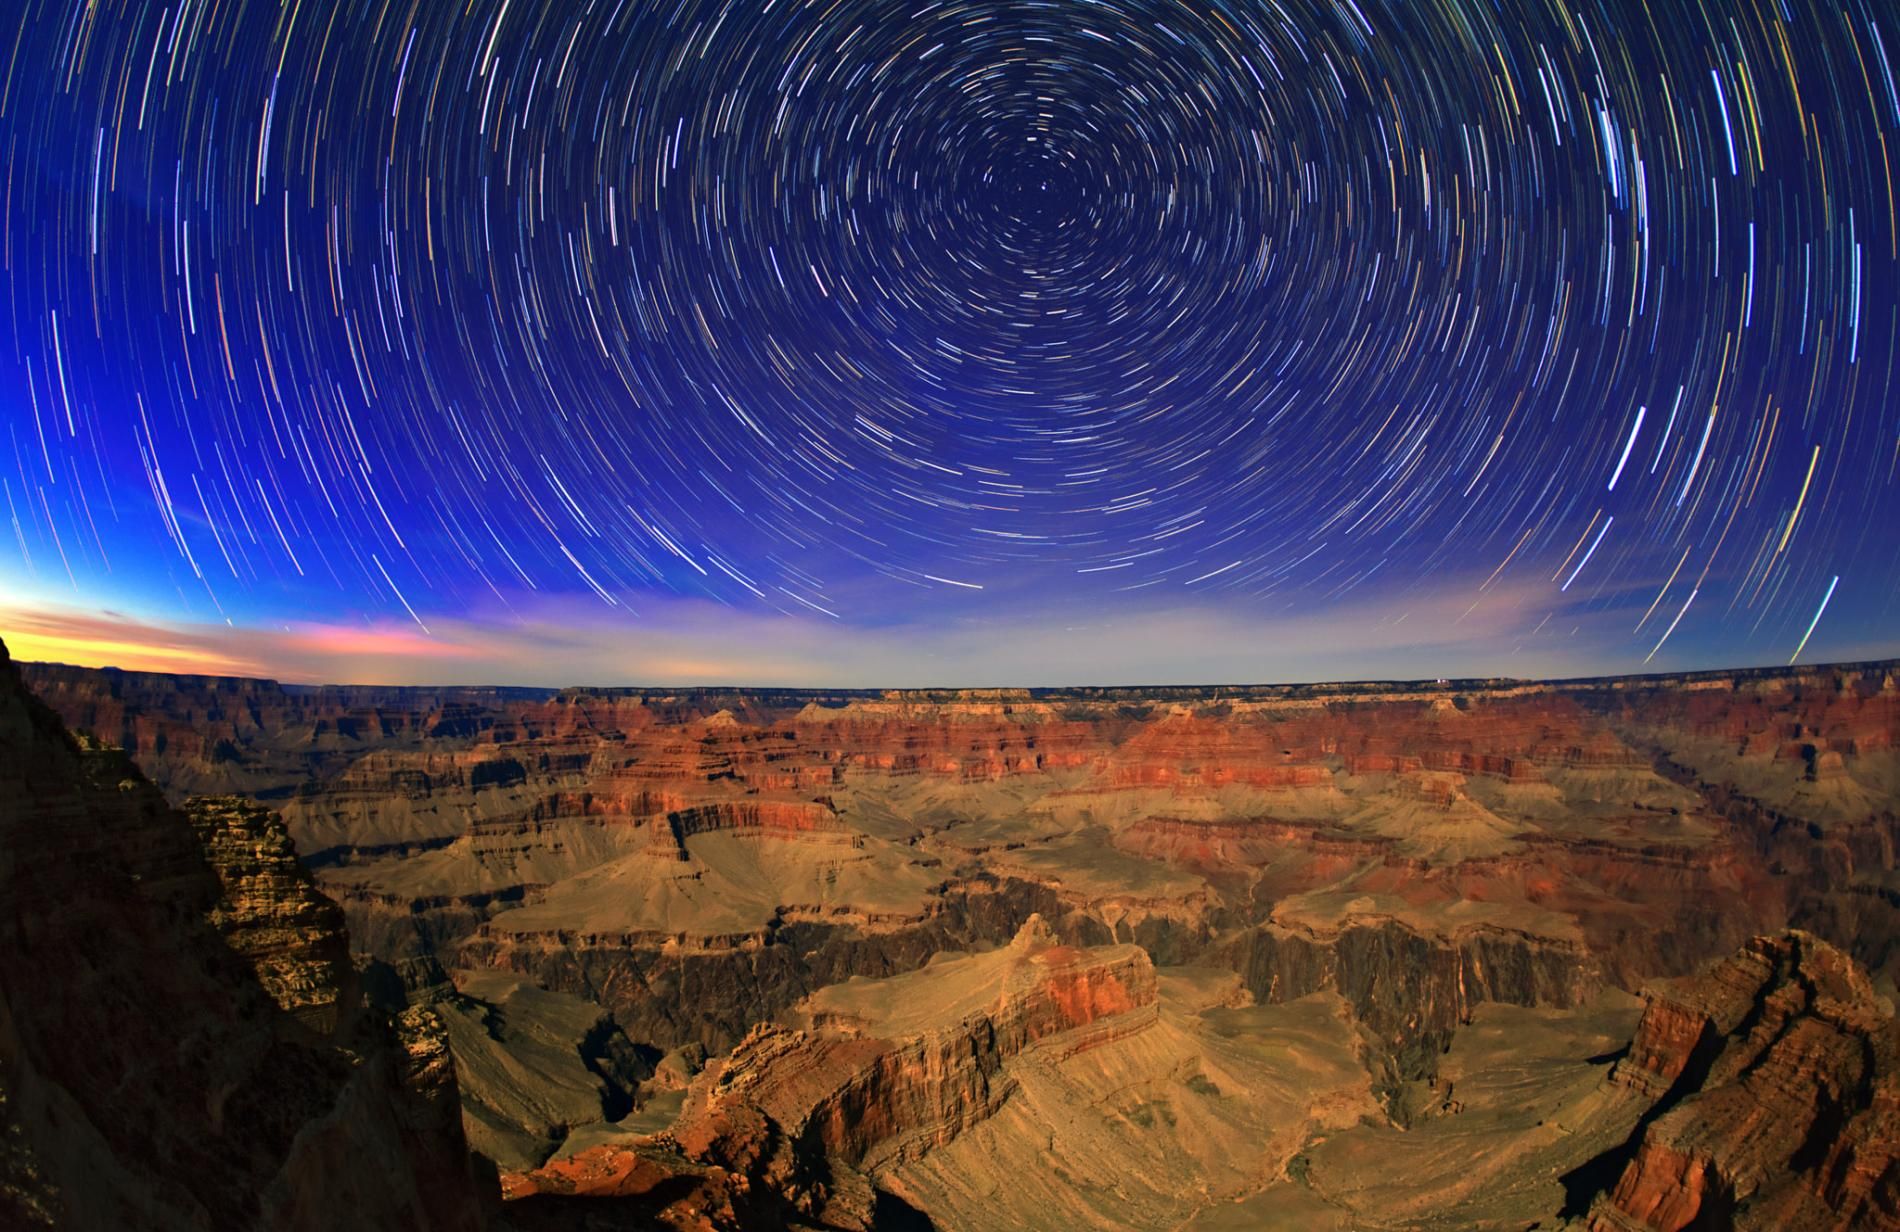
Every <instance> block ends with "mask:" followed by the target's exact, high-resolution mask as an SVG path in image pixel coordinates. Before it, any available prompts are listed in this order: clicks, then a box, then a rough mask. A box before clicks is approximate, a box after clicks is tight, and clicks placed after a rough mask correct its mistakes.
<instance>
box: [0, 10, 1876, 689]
mask: <svg viewBox="0 0 1900 1232" xmlns="http://www.w3.org/2000/svg"><path fill="white" fill-rule="evenodd" d="M1896 59H1900V22H1897V21H1896V19H1895V17H1894V16H1893V14H1892V12H1891V10H1888V9H1885V8H1884V7H1881V6H1875V5H1870V4H1865V3H1858V2H1850V3H1846V4H1844V5H1838V6H1832V7H1826V8H1823V7H1819V6H1815V5H1811V4H1803V3H1795V2H1794V0H1785V2H1783V0H1766V2H1764V0H1735V2H1733V3H1723V4H1713V3H1703V4H1696V3H1682V2H1664V0H1657V2H1656V3H1653V4H1650V5H1647V6H1639V5H1632V4H1625V3H1613V4H1603V3H1584V4H1575V5H1559V4H1550V3H1543V2H1541V0H1526V2H1522V3H1488V2H1487V3H1463V2H1457V0H1428V2H1426V3H1403V4H1400V3H1390V4H1382V3H1378V2H1377V0H1361V2H1359V3H1354V2H1353V0H1341V2H1339V3H1310V2H1302V3H1293V2H1288V3H1277V4H1276V3H1250V4H1242V3H1220V2H1214V3H1196V4H1191V5H1190V4H1177V3H1168V2H1164V0H1099V2H1085V0H1073V2H1060V3H1058V2H1053V0H1049V2H1043V3H1029V2H1025V0H1008V2H997V3H991V2H987V0H958V2H950V3H928V2H925V3H910V4H902V5H899V4H887V3H871V2H866V0H824V2H818V3H799V2H796V0H775V2H772V3H762V4H756V5H750V4H749V5H727V4H718V3H703V4H702V3H692V2H690V0H681V2H679V3H636V2H633V0H621V2H610V0H592V2H589V3H580V2H575V3H561V4H552V3H535V2H533V0H471V2H470V3H467V4H460V3H458V4H430V3H410V4H401V3H393V2H389V3H361V4H347V5H345V4H324V3H318V2H316V0H285V2H283V3H278V2H276V0H272V2H269V3H266V2H263V0H174V2H172V3H169V4H167V3H161V2H159V0H141V2H138V3H132V2H125V3H112V4H93V3H86V4H79V3H66V2H62V3H51V2H45V0H28V3H27V5H26V11H25V13H24V16H23V18H22V19H21V22H20V25H19V28H18V31H17V33H16V34H15V35H14V38H13V40H12V46H11V48H10V49H9V55H8V61H7V67H6V69H5V79H4V92H3V93H0V99H3V101H4V106H5V111H4V116H0V134H3V135H4V141H5V145H4V149H3V150H0V159H4V175H5V184H4V191H5V201H6V204H5V206H4V216H5V223H6V229H5V233H4V235H3V236H0V257H3V258H4V271H3V272H0V277H3V278H4V282H5V286H6V292H7V300H8V309H9V312H10V320H9V322H8V325H9V328H10V330H11V334H12V343H13V346H12V353H11V355H10V357H9V359H10V363H11V367H12V375H13V376H14V378H15V379H14V381H13V384H14V387H15V390H16V392H15V393H14V394H13V395H12V396H11V398H10V400H9V401H7V402H6V403H5V404H4V405H5V407H6V410H5V413H6V415H7V425H8V429H9V436H8V440H7V442H6V446H5V447H6V448H7V449H10V451H11V456H10V458H7V459H6V460H7V461H9V462H10V465H9V466H8V468H7V473H6V474H4V475H0V484H4V485H5V500H6V501H7V503H8V513H9V516H10V518H11V520H12V524H13V525H12V531H13V537H14V538H15V539H16V540H17V546H18V548H19V551H20V553H21V555H22V558H23V560H24V561H25V563H26V565H27V566H28V567H30V568H31V569H33V570H34V571H35V572H36V573H37V574H38V575H40V576H41V577H50V578H55V579H66V578H70V580H71V583H72V585H73V586H74V587H76V588H79V589H80V590H81V592H82V593H84V592H85V590H86V589H87V587H90V586H95V585H102V584H103V583H100V582H98V581H97V579H99V578H103V577H105V576H107V574H108V571H109V570H111V569H115V568H116V569H119V570H121V571H125V570H128V569H134V568H137V567H141V566H144V567H151V568H162V569H163V570H165V571H166V574H167V576H168V577H169V578H171V579H172V581H173V584H174V586H175V589H176V593H177V596H178V598H179V600H180V601H181V602H183V603H186V604H202V603H206V602H209V603H212V604H216V605H218V607H219V610H221V611H222V610H223V609H224V606H225V605H233V606H237V607H247V608H262V609H272V605H273V604H276V610H275V614H276V615H280V616H287V615H289V614H291V613H290V612H289V611H288V610H287V605H288V604H290V603H291V602H292V599H290V598H286V597H288V596H294V602H295V603H296V604H298V605H303V606H302V607H300V608H299V610H322V611H326V612H333V613H334V612H371V613H387V614H393V615H395V616H397V617H403V616H404V613H405V611H407V612H408V613H409V614H411V615H417V618H418V619H419V620H420V619H422V618H423V617H424V616H426V614H427V613H428V612H430V611H435V612H443V611H454V610H458V608H460V607H463V606H466V605H471V604H476V603H478V602H481V601H484V599H485V598H486V597H488V596H501V597H503V598H504V600H505V599H506V598H507V597H509V596H515V595H519V594H524V593H528V592H529V591H533V592H539V593H542V594H555V595H560V594H572V595H575V596H579V597H584V598H586V599H587V600H588V601H589V602H595V603H600V604H605V605H608V606H612V607H619V608H626V609H628V610H629V612H632V613H637V611H638V609H639V608H640V606H641V602H642V600H643V598H644V597H646V596H649V595H653V594H655V593H656V592H657V593H660V594H684V595H709V596H711V597H713V598H716V599H719V600H721V601H723V602H727V603H731V604H734V605H738V606H741V607H748V606H749V607H757V608H761V609H766V608H776V609H779V610H783V611H787V612H793V613H800V614H804V615H808V616H814V618H816V613H823V614H824V615H826V616H830V617H836V618H839V619H842V620H845V621H847V622H849V621H853V620H866V621H873V622H875V621H902V620H906V619H928V618H929V617H930V615H931V614H932V613H934V612H938V611H940V610H944V605H946V604H966V605H967V604H972V603H993V604H997V605H999V606H1000V605H1012V604H1013V605H1017V606H1019V607H1027V608H1033V609H1038V610H1047V611H1083V610H1087V611H1106V612H1114V611H1116V610H1121V608H1122V607H1124V606H1125V607H1129V608H1132V607H1134V606H1136V605H1140V604H1149V605H1169V604H1185V603H1215V604H1222V605H1227V606H1230V607H1234V608H1237V609H1239V610H1245V611H1257V612H1260V613H1262V614H1263V615H1264V614H1268V613H1272V612H1276V611H1284V610H1286V609H1287V608H1289V607H1301V608H1304V607H1308V606H1311V605H1315V604H1318V605H1324V604H1326V603H1329V602H1336V601H1340V600H1342V599H1345V598H1347V597H1349V596H1350V597H1354V598H1358V597H1363V596H1367V595H1379V596H1385V601H1387V602H1389V603H1390V604H1391V605H1392V607H1393V610H1394V611H1395V612H1397V611H1402V610H1403V609H1404V606H1405V603H1406V601H1407V595H1408V594H1411V593H1417V592H1422V591H1424V590H1428V589H1430V588H1432V587H1434V586H1438V585H1441V584H1442V583H1443V582H1444V581H1445V580H1446V579H1448V578H1457V579H1460V580H1462V581H1464V582H1465V584H1466V590H1467V591H1468V592H1469V593H1470V594H1471V595H1472V596H1473V598H1474V599H1475V598H1478V597H1480V596H1481V594H1482V593H1483V590H1484V589H1485V588H1490V587H1508V586H1514V585H1517V586H1521V585H1524V584H1526V583H1535V584H1536V585H1537V586H1541V587H1542V588H1543V589H1544V590H1545V591H1547V592H1548V594H1547V596H1546V598H1547V600H1548V602H1546V603H1544V605H1543V607H1541V608H1539V609H1538V611H1557V610H1563V611H1573V610H1577V609H1578V608H1587V607H1588V606H1590V605H1596V606H1598V607H1600V608H1618V609H1623V608H1627V609H1629V611H1630V612H1631V613H1632V615H1633V614H1634V613H1638V612H1641V613H1642V615H1641V618H1640V619H1632V620H1631V621H1630V622H1629V623H1630V633H1629V635H1628V647H1627V649H1628V650H1629V652H1630V656H1631V658H1632V660H1637V659H1641V658H1643V657H1644V656H1646V655H1653V654H1655V653H1656V652H1657V650H1659V649H1661V648H1662V647H1663V646H1664V645H1665V643H1666V641H1667V638H1668V637H1670V636H1672V635H1673V636H1679V637H1683V638H1685V639H1696V638H1706V639H1717V638H1726V639H1728V640H1729V641H1730V642H1735V641H1736V639H1738V638H1741V639H1743V640H1744V641H1746V644H1747V645H1750V646H1754V647H1756V648H1757V649H1758V650H1759V651H1760V653H1763V654H1766V653H1768V652H1770V651H1773V652H1774V653H1775V654H1776V655H1781V654H1786V653H1788V652H1790V651H1793V650H1794V649H1795V648H1796V645H1797V642H1798V640H1799V639H1801V638H1802V637H1803V636H1804V630H1806V629H1809V628H1810V624H1809V622H1810V620H1811V619H1813V618H1815V616H1816V613H1817V605H1824V604H1825V603H1827V602H1829V601H1832V602H1834V603H1836V604H1837V605H1839V606H1837V608H1836V612H1837V614H1838V613H1840V612H1842V611H1843V610H1851V612H1853V613H1858V619H1859V620H1860V621H1861V622H1862V624H1863V625H1865V626H1866V627H1867V628H1868V629H1877V628H1878V627H1879V626H1880V625H1881V624H1882V623H1883V622H1888V623H1890V620H1891V616H1892V605H1893V600H1894V597H1895V590H1896V579H1897V578H1900V556H1897V553H1900V548H1897V547H1896V541H1897V540H1900V536H1896V534H1895V532H1894V529H1893V528H1894V526H1895V525H1896V524H1900V499H1896V490H1897V489H1896V442H1897V440H1900V412H1897V411H1896V386H1895V374H1894V371H1893V362H1894V350H1895V345H1894V344H1895V336H1896V306H1897V301H1896V294H1895V279H1894V273H1895V269H1896V259H1897V257H1900V250H1897V249H1896V243H1897V241H1900V236H1897V234H1896V225H1895V178H1896V177H1895V173H1894V168H1893V163H1894V159H1895V157H1896V156H1900V149H1896V148H1895V147H1896V146H1900V95H1897V94H1896V88H1895V69H1896V67H1900V66H1897V65H1896V64H1895V60H1896ZM0 456H4V455H0ZM115 557H116V559H115ZM128 557H130V558H133V561H134V562H136V563H128V562H127V558H128ZM1837 591H1838V592H1839V594H1838V596H1837V593H1836V592H1837ZM979 592H980V593H979ZM1644 608H1647V609H1648V610H1647V611H1646V612H1644V611H1643V609H1644ZM1533 614H1534V613H1533ZM1561 619H1562V618H1560V623H1561ZM1527 623H1529V622H1527ZM1738 631H1739V632H1738ZM1748 639H1753V640H1748Z"/></svg>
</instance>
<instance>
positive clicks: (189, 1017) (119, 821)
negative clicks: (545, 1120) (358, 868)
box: [0, 648, 482, 1232]
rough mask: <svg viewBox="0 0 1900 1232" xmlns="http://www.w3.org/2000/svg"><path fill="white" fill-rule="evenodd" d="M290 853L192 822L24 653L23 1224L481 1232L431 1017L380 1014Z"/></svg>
mask: <svg viewBox="0 0 1900 1232" xmlns="http://www.w3.org/2000/svg"><path fill="white" fill-rule="evenodd" d="M339 920H340V916H339V914H338V913H337V911H336V909H335V907H334V906H333V905H332V904H329V903H328V902H327V901H326V900H324V899H323V898H322V897H321V896H320V895H318V894H317V893H316V892H315V890H314V888H313V886H312V884H311V883H310V881H309V878H308V876H307V874H305V873H304V871H303V870H302V869H301V868H300V867H299V866H298V865H297V864H296V862H295V859H294V856H293V854H292V852H291V850H290V848H289V846H288V844H287V842H286V841H285V838H284V835H283V832H282V830H281V828H279V827H277V826H275V825H274V823H272V822H270V821H269V820H268V819H267V818H266V817H264V816H262V815H260V814H259V813H258V812H257V811H256V810H253V809H251V808H249V807H247V806H244V805H241V804H237V803H234V802H229V801H225V802H214V803H211V804H208V805H206V806H204V807H202V808H200V809H198V810H196V811H195V812H194V813H193V814H192V815H191V816H189V817H188V816H186V815H184V814H181V813H180V812H178V811H176V810H174V809H173V808H171V807H170V806H168V805H167V803H166V802H165V800H164V798H163V796H161V795H160V793H159V792H158V790H157V789H156V788H154V787H152V786H151V785H150V784H148V783H147V782H146V781H145V780H144V779H143V777H142V776H140V775H139V774H138V772H137V771H136V770H135V769H133V768H132V766H131V764H130V763H129V762H128V761H127V760H126V759H125V758H124V757H123V756H122V755H120V754H117V753H114V752H111V751H103V750H97V749H91V748H87V747H84V746H82V745H81V744H79V743H77V742H75V741H74V740H73V739H72V738H71V737H69V736H68V735H67V734H66V732H65V731H64V730H63V728H62V727H61V725H60V723H59V721H58V719H57V718H56V717H55V715H54V714H53V713H52V712H51V711H50V710H48V709H46V708H45V707H44V706H42V705H40V704H39V703H38V702H36V701H35V700H34V699H33V698H32V697H31V696H30V695H29V694H28V693H27V692H26V690H25V689H24V688H23V687H22V684H21V681H20V678H19V674H18V672H17V670H16V669H15V668H14V666H13V665H12V664H11V663H10V662H8V661H7V660H6V658H5V655H4V649H3V648H0V1121H3V1124H0V1155H3V1156H4V1160H3V1161H0V1177H4V1178H5V1179H4V1182H0V1224H5V1225H6V1226H8V1227H42V1226H43V1227H56V1228H59V1227H73V1228H80V1227H86V1228H93V1227H138V1228H154V1229H207V1228H218V1229H223V1228H229V1229H250V1228H285V1229H290V1228H296V1229H305V1228H308V1229H318V1228H331V1227H344V1226H349V1227H368V1228H389V1229H397V1228H405V1229H407V1228H430V1229H440V1230H445V1232H446V1230H460V1229H475V1228H479V1227H480V1226H481V1225H482V1214H481V1208H480V1203H479V1201H478V1198H477V1194H478V1190H477V1186H476V1184H475V1181H474V1178H473V1176H472V1173H471V1168H470V1162H469V1159H468V1155H467V1152H466V1150H465V1149H464V1147H463V1144H462V1139H461V1133H460V1125H459V1115H458V1110H457V1098H456V1093H455V1085H454V1077H453V1070H452V1068H451V1066H450V1064H449V1060H448V1057H447V1053H446V1051H445V1049H444V1048H443V1045H442V1041H441V1035H440V1031H439V1028H437V1027H435V1026H434V1025H433V1024H432V1023H431V1021H430V1020H429V1017H428V1016H427V1015H426V1014H419V1015H416V1016H413V1017H411V1018H409V1019H408V1020H406V1021H404V1022H401V1023H398V1024H393V1025H392V1024H388V1023H385V1022H381V1021H378V1020H376V1019H374V1018H371V1017H369V1016H366V1015H363V1014H360V1013H358V1012H357V1005H356V998H355V985H354V980H353V978H352V976H351V968H350V965H349V963H348V960H347V941H346V940H345V939H344V937H343V936H342V934H341V932H340V931H339V929H338V927H337V925H338V923H339Z"/></svg>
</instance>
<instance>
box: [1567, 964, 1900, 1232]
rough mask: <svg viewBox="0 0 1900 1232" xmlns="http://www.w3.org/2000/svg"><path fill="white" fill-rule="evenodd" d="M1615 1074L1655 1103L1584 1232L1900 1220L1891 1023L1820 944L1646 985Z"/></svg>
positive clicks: (1897, 1048)
mask: <svg viewBox="0 0 1900 1232" xmlns="http://www.w3.org/2000/svg"><path fill="white" fill-rule="evenodd" d="M1612 1080H1613V1081H1615V1082H1617V1083H1620V1084H1622V1085H1625V1086H1628V1087H1631V1088H1633V1089H1635V1090H1637V1091H1639V1092H1642V1093H1643V1094H1645V1095H1652V1096H1653V1095H1658V1094H1660V1096H1661V1099H1660V1102H1659V1103H1658V1104H1657V1106H1656V1109H1655V1111H1654V1112H1653V1113H1652V1115H1651V1117H1650V1118H1648V1119H1647V1120H1646V1123H1645V1124H1644V1126H1643V1127H1642V1129H1641V1130H1640V1131H1639V1137H1638V1139H1637V1141H1636V1144H1635V1151H1634V1155H1633V1157H1632V1158H1631V1159H1630V1161H1629V1163H1628V1164H1627V1166H1626V1167H1625V1168H1624V1170H1623V1172H1622V1175H1621V1176H1620V1178H1619V1179H1618V1180H1617V1182H1616V1185H1615V1187H1614V1189H1613V1190H1612V1191H1611V1192H1610V1193H1609V1194H1607V1195H1604V1196H1602V1197H1599V1198H1598V1199H1597V1201H1596V1202H1595V1203H1594V1205H1593V1206H1592V1207H1591V1210H1590V1220H1589V1224H1590V1227H1591V1229H1592V1230H1593V1232H1631V1230H1634V1229H1644V1230H1653V1232H1680V1230H1682V1229H1688V1228H1712V1227H1731V1226H1732V1227H1742V1228H1762V1229H1768V1228H1780V1229H1793V1230H1799V1229H1817V1230H1818V1229H1834V1228H1843V1229H1844V1228H1869V1229H1900V1024H1896V1022H1895V1020H1894V1018H1893V1016H1892V1012H1891V1008H1890V1007H1888V1006H1885V1005H1882V1004H1881V1003H1879V1002H1878V1000H1877V999H1876V997H1875V995H1874V993H1873V989H1872V986H1871V984H1870V983H1869V982H1868V979H1867V976H1866V974H1865V972H1863V971H1861V970H1860V969H1859V968H1858V967H1856V966H1855V965H1854V963H1853V962H1852V960H1850V959H1849V958H1847V956H1846V955H1844V954H1842V953H1841V952H1840V951H1838V950H1836V949H1834V948H1833V947H1832V946H1830V945H1827V944H1826V943H1825V942H1821V941H1818V940H1816V939H1815V938H1813V937H1811V936H1809V935H1807V934H1805V933H1800V932H1788V933H1785V934H1782V935H1779V936H1775V937H1763V938H1758V939H1757V940H1755V941H1753V942H1750V943H1749V945H1748V947H1747V948H1746V949H1744V950H1743V951H1742V952H1741V953H1740V954H1739V955H1737V956H1735V957H1734V958H1731V959H1729V960H1727V961H1725V962H1722V963H1719V964H1717V965H1716V966H1715V967H1713V968H1712V969H1711V970H1709V971H1708V972H1707V973H1705V974H1703V975H1700V976H1697V977H1694V978H1693V979H1690V980H1686V981H1682V982H1679V983H1677V984H1674V985H1672V986H1669V987H1665V988H1662V989H1659V990H1657V991H1656V992H1654V993H1652V994H1651V996H1650V998H1649V1006H1648V1008H1647V1009H1646V1010H1645V1011H1644V1014H1643V1018H1642V1022H1641V1023H1640V1024H1639V1026H1638V1028H1637V1033H1636V1038H1635V1039H1634V1040H1633V1041H1632V1043H1631V1046H1630V1053H1629V1055H1628V1056H1627V1057H1626V1058H1625V1059H1623V1060H1622V1061H1620V1062H1618V1064H1617V1067H1616V1070H1615V1072H1614V1075H1613V1079H1612Z"/></svg>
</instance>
